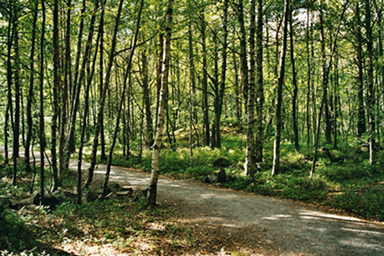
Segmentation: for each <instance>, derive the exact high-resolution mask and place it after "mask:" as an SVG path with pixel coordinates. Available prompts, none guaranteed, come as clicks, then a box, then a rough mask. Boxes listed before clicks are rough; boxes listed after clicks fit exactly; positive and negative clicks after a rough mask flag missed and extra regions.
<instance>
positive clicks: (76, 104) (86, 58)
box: [64, 0, 103, 168]
mask: <svg viewBox="0 0 384 256" xmlns="http://www.w3.org/2000/svg"><path fill="white" fill-rule="evenodd" d="M101 1H103V0H101ZM98 8H99V1H97V2H96V5H95V9H94V10H93V14H92V17H91V21H90V24H89V30H88V31H89V32H88V38H87V42H86V45H85V52H84V56H83V63H82V64H81V68H80V74H79V77H78V80H75V83H74V85H73V88H74V89H75V90H74V93H75V95H73V97H74V98H73V101H72V108H71V120H70V123H69V136H68V139H67V141H66V143H65V152H64V167H66V168H68V164H69V160H70V157H71V152H73V150H72V146H73V145H72V143H73V142H72V139H73V138H74V134H75V126H76V116H77V111H78V108H79V104H80V91H81V87H82V85H83V84H84V83H85V71H86V66H87V65H88V63H89V61H90V54H91V47H92V40H93V32H94V28H95V21H96V13H97V10H98ZM79 36H82V35H80V34H79ZM79 40H80V39H79ZM85 125H86V124H85Z"/></svg>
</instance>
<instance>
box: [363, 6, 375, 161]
mask: <svg viewBox="0 0 384 256" xmlns="http://www.w3.org/2000/svg"><path fill="white" fill-rule="evenodd" d="M365 18H366V20H365V30H366V33H367V35H366V36H367V38H366V40H367V56H368V65H367V88H368V100H367V114H368V122H369V139H368V142H369V162H370V164H375V162H376V156H375V88H374V85H373V41H372V27H371V4H370V0H365Z"/></svg>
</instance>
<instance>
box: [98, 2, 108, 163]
mask: <svg viewBox="0 0 384 256" xmlns="http://www.w3.org/2000/svg"><path fill="white" fill-rule="evenodd" d="M105 2H106V0H105V1H104V0H101V17H100V27H99V34H100V61H99V62H100V72H99V76H100V78H99V79H100V98H101V97H102V92H103V87H104V85H103V80H104V13H105ZM100 124H101V126H100V144H101V145H100V146H101V149H100V151H101V152H100V153H101V156H100V159H101V160H104V161H105V160H107V155H106V153H105V134H104V113H101V123H100Z"/></svg>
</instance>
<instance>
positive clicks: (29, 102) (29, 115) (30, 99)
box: [24, 1, 38, 172]
mask: <svg viewBox="0 0 384 256" xmlns="http://www.w3.org/2000/svg"><path fill="white" fill-rule="evenodd" d="M32 4H33V6H32V10H33V21H32V24H33V26H32V41H31V54H30V57H29V58H30V59H29V60H30V66H29V69H30V70H29V72H30V73H29V90H28V100H27V125H28V132H27V138H26V142H25V154H24V156H25V164H26V165H25V169H26V171H27V172H29V171H30V165H29V147H30V145H31V139H32V129H33V121H32V102H33V101H34V99H33V97H34V95H33V85H34V74H35V69H34V61H33V58H34V56H35V39H36V22H37V9H38V3H37V1H34V2H33V3H32Z"/></svg>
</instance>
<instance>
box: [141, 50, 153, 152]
mask: <svg viewBox="0 0 384 256" xmlns="http://www.w3.org/2000/svg"><path fill="white" fill-rule="evenodd" d="M147 54H148V53H147V51H146V50H143V52H142V54H141V60H142V87H143V103H144V105H143V106H144V107H143V110H144V113H145V132H144V143H145V148H146V149H150V147H151V146H152V144H153V127H152V125H153V124H152V115H151V96H150V88H149V83H148V58H147Z"/></svg>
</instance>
